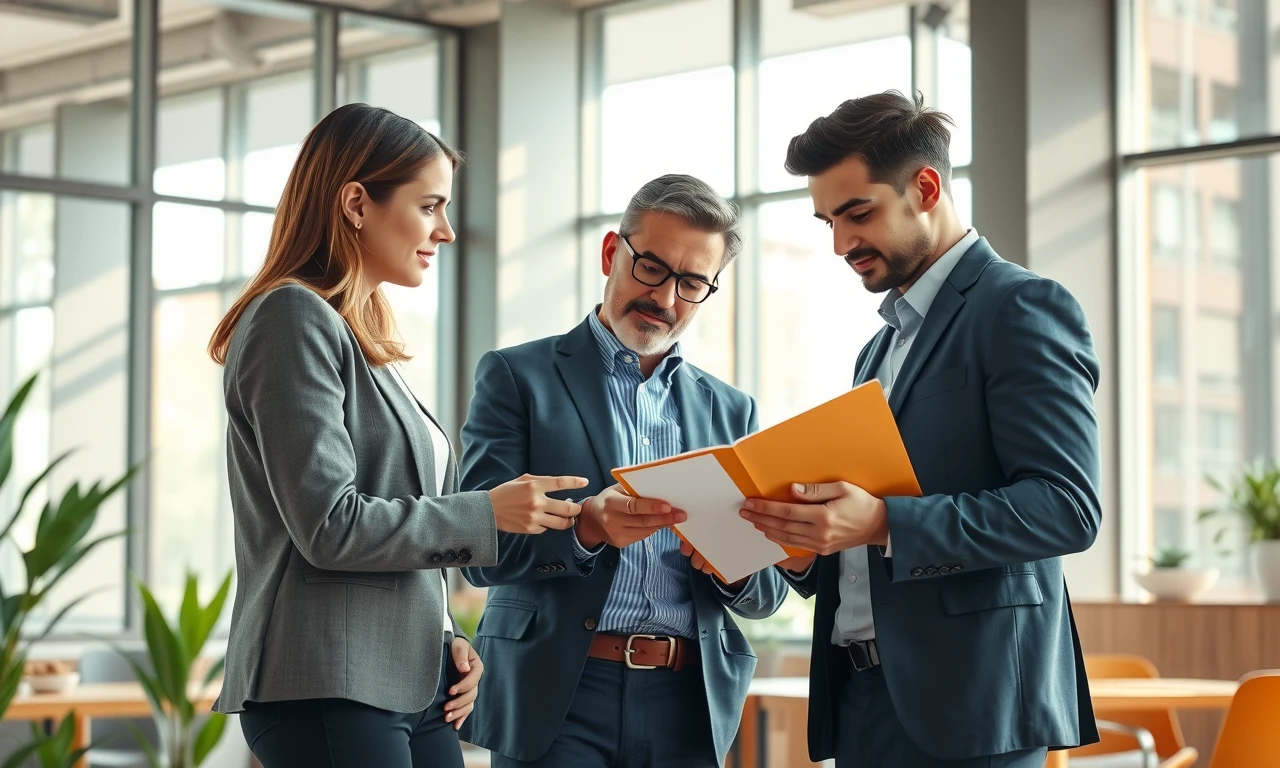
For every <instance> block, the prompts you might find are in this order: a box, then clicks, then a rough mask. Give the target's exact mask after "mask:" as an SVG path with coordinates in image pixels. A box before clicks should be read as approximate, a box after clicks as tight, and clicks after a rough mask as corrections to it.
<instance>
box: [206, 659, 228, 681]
mask: <svg viewBox="0 0 1280 768" xmlns="http://www.w3.org/2000/svg"><path fill="white" fill-rule="evenodd" d="M226 666H227V657H226V656H223V657H222V658H221V659H218V661H217V663H216V664H214V665H213V666H212V667H209V671H208V673H206V674H205V676H204V684H205V685H208V684H209V683H212V682H213V681H214V680H217V679H218V675H221V674H222V670H223V669H225V668H226Z"/></svg>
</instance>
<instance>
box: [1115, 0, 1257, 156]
mask: <svg viewBox="0 0 1280 768" xmlns="http://www.w3.org/2000/svg"><path fill="white" fill-rule="evenodd" d="M1134 9H1135V25H1134V37H1135V39H1134V41H1133V43H1134V45H1133V50H1134V54H1135V55H1134V57H1133V62H1134V63H1133V66H1134V70H1133V71H1132V72H1130V73H1129V76H1130V77H1131V78H1132V89H1133V94H1134V103H1133V105H1132V108H1133V110H1134V118H1135V120H1134V121H1133V123H1134V125H1133V135H1131V136H1128V137H1126V138H1127V140H1126V141H1125V142H1124V146H1123V147H1122V149H1123V150H1125V151H1143V150H1156V149H1167V148H1170V147H1181V146H1190V145H1194V144H1201V143H1211V142H1223V141H1234V140H1236V139H1238V138H1248V137H1252V136H1259V135H1263V134H1270V133H1276V132H1277V128H1280V118H1278V117H1277V116H1275V115H1273V114H1272V113H1273V112H1274V111H1275V110H1273V109H1272V108H1271V106H1270V104H1271V92H1272V91H1273V90H1275V88H1276V86H1275V84H1274V83H1273V82H1272V81H1273V80H1274V78H1270V77H1268V75H1267V73H1268V71H1269V70H1270V69H1271V68H1272V64H1273V62H1274V56H1275V54H1274V53H1272V51H1273V50H1274V46H1273V45H1272V44H1271V37H1270V33H1271V31H1272V30H1274V29H1275V26H1276V24H1277V23H1280V19H1277V18H1276V14H1277V13H1280V10H1278V9H1277V6H1276V5H1275V4H1274V3H1265V2H1247V3H1238V4H1237V3H1234V2H1231V3H1228V2H1209V0H1137V1H1136V2H1134Z"/></svg>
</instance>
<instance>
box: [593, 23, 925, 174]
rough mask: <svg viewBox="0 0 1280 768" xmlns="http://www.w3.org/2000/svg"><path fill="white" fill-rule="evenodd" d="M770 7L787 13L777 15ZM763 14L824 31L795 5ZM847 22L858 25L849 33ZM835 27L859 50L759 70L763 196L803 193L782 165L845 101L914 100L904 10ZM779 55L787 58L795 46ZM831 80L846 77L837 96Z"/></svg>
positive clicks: (812, 55) (809, 55)
mask: <svg viewBox="0 0 1280 768" xmlns="http://www.w3.org/2000/svg"><path fill="white" fill-rule="evenodd" d="M770 3H773V4H774V5H775V6H776V5H783V6H785V8H783V9H777V8H775V9H774V10H773V11H770V10H769V6H770ZM764 13H765V15H766V16H768V15H769V14H770V13H773V14H774V15H776V16H778V17H779V18H780V19H793V21H792V23H794V24H795V25H796V26H797V28H798V29H807V28H808V27H809V25H810V24H813V25H822V23H821V22H819V20H818V19H816V18H815V17H812V16H810V14H808V13H806V12H804V11H797V10H791V3H790V2H789V1H788V0H766V2H765V10H764ZM793 17H794V18H793ZM864 17H865V18H864ZM846 19H851V20H853V22H857V23H852V24H849V25H847V26H846V25H845V22H844V20H846ZM830 22H831V23H830V24H827V25H825V26H830V27H832V28H833V30H834V29H843V30H844V31H845V34H846V35H847V36H848V37H846V38H845V39H846V40H847V39H848V38H849V37H851V38H852V39H854V40H856V41H857V42H853V43H850V44H845V45H839V46H838V47H831V48H821V49H818V50H811V49H810V50H806V51H805V52H802V53H792V54H788V55H780V56H774V57H773V58H768V59H765V60H764V61H762V62H761V63H760V69H759V78H760V98H759V105H760V125H759V130H760V133H759V136H760V154H759V178H760V189H761V190H762V191H765V192H773V191H777V190H782V189H796V188H799V187H803V186H804V184H805V180H804V179H803V178H800V177H796V176H792V175H790V174H788V173H787V172H786V170H785V169H784V168H783V163H784V162H785V160H786V156H787V145H788V144H789V143H790V142H791V138H792V137H793V136H795V135H797V134H800V133H803V132H804V130H805V129H806V128H808V127H809V123H811V122H813V120H814V119H815V118H818V117H821V116H823V115H827V114H830V113H831V112H832V110H834V109H835V108H836V107H838V106H840V103H841V102H842V101H844V100H845V99H851V98H856V97H858V96H865V95H867V94H871V93H879V92H881V91H885V90H889V89H890V88H894V89H897V90H899V91H901V92H903V93H910V92H911V39H910V37H908V36H907V10H906V8H905V7H898V8H887V9H880V10H877V11H871V12H867V13H859V14H849V15H848V16H841V17H838V18H837V19H832V20H830ZM863 22H865V23H863ZM783 28H785V27H783ZM764 29H765V33H764V36H765V39H766V40H768V39H769V32H768V30H769V27H768V26H767V25H766V26H765V28H764ZM821 39H828V40H830V39H831V38H830V37H829V36H828V37H824V38H821ZM798 42H799V41H797V43H798ZM833 42H835V41H834V40H833ZM778 47H779V48H780V49H781V50H786V49H789V48H794V47H796V46H793V45H792V46H778ZM766 48H768V46H766ZM832 73H839V75H838V76H839V78H840V86H839V88H838V89H833V88H832V85H831V77H832ZM606 178H607V177H606Z"/></svg>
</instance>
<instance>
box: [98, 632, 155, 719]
mask: <svg viewBox="0 0 1280 768" xmlns="http://www.w3.org/2000/svg"><path fill="white" fill-rule="evenodd" d="M111 650H113V651H115V652H116V653H117V654H119V656H120V658H122V659H124V660H125V663H127V664H128V665H129V667H130V668H131V669H132V670H133V676H134V677H136V678H137V679H138V684H139V685H141V686H142V691H143V693H145V694H147V700H148V701H149V702H151V712H152V714H153V715H155V716H156V717H164V716H165V712H164V706H163V704H162V703H161V702H163V701H164V696H163V695H162V691H161V690H160V681H159V680H157V679H156V678H155V676H154V675H152V674H150V673H148V672H147V670H145V669H143V668H142V666H141V665H140V664H138V662H136V661H134V660H133V657H132V656H131V655H129V654H128V653H127V652H126V651H125V650H124V649H123V648H121V647H120V646H118V645H116V644H114V643H111Z"/></svg>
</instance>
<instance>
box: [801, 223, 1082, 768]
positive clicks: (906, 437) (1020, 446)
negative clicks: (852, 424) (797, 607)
mask: <svg viewBox="0 0 1280 768" xmlns="http://www.w3.org/2000/svg"><path fill="white" fill-rule="evenodd" d="M918 333H919V335H918V336H917V337H916V340H915V343H914V345H913V346H912V347H911V351H910V353H909V354H908V355H907V358H906V360H905V361H903V364H902V370H901V372H900V373H899V374H898V378H897V381H896V382H895V383H894V385H893V390H892V392H891V393H890V396H889V406H890V408H891V409H892V410H893V415H894V418H895V420H896V421H897V424H898V429H899V431H900V432H901V433H902V440H903V443H905V445H906V448H907V454H908V455H909V456H910V457H911V464H912V466H913V467H914V468H915V471H916V476H917V478H918V479H919V480H920V486H921V488H922V489H923V490H924V494H925V495H924V496H923V497H891V498H888V499H885V505H886V506H887V508H888V516H889V530H890V532H891V533H892V536H893V557H892V558H888V557H884V556H883V553H882V552H881V550H880V548H879V547H870V548H869V551H868V555H869V561H870V565H871V599H872V603H873V612H874V615H875V628H876V645H877V649H878V650H879V652H880V661H881V664H882V665H883V668H884V679H885V683H886V685H887V686H888V688H889V694H890V698H891V699H892V700H893V706H894V709H895V710H896V711H897V713H898V719H899V720H900V721H901V722H902V726H903V728H904V729H905V730H906V733H907V735H908V736H909V737H910V738H911V739H912V741H914V742H915V743H916V745H918V746H919V747H920V749H921V750H923V751H924V752H926V753H928V754H930V755H933V756H935V757H938V758H942V759H946V760H961V759H966V758H972V757H977V756H979V755H991V754H1002V753H1005V752H1011V751H1015V750H1019V749H1031V748H1034V747H1045V746H1047V747H1050V748H1054V747H1073V746H1076V745H1079V744H1088V743H1092V742H1095V741H1097V740H1098V730H1097V727H1096V725H1095V722H1094V717H1093V708H1092V705H1091V703H1090V699H1089V684H1088V680H1087V678H1086V677H1085V674H1084V659H1083V656H1082V655H1081V650H1080V639H1079V637H1078V635H1077V633H1076V626H1075V621H1074V619H1073V618H1072V615H1071V601H1070V599H1069V598H1068V596H1067V585H1066V581H1065V580H1064V578H1063V573H1062V556H1063V555H1066V554H1069V553H1072V552H1080V551H1082V550H1085V549H1088V548H1089V546H1090V545H1091V544H1093V540H1094V537H1095V536H1096V535H1097V533H1098V527H1099V525H1100V524H1101V519H1102V506H1101V504H1100V503H1099V501H1098V475H1099V466H1100V464H1099V459H1098V422H1097V417H1096V416H1095V415H1094V409H1093V395H1094V391H1095V390H1096V389H1097V386H1098V376H1099V371H1098V358H1097V355H1096V354H1095V353H1094V350H1093V339H1092V337H1091V336H1090V334H1089V327H1088V325H1087V323H1086V322H1085V316H1084V312H1083V311H1082V310H1081V309H1080V305H1079V304H1078V303H1077V302H1076V300H1075V299H1074V298H1073V297H1072V296H1071V294H1070V293H1068V292H1067V290H1066V289H1065V288H1063V287H1062V286H1061V285H1059V284H1057V283H1055V282H1053V281H1052V280H1046V279H1044V278H1041V277H1038V276H1036V275H1035V274H1033V273H1031V272H1028V271H1027V270H1025V269H1022V268H1021V267H1018V266H1015V265H1013V264H1010V263H1009V262H1007V261H1005V260H1003V259H1001V258H1000V257H999V256H997V255H996V253H995V251H993V250H992V249H991V246H990V245H989V244H988V243H987V241H986V239H980V240H979V241H978V242H977V243H975V244H974V245H973V246H972V247H971V248H970V249H969V250H968V251H966V252H965V254H964V255H963V256H962V257H960V261H958V262H957V263H956V266H955V269H953V270H952V271H951V275H950V276H949V277H948V278H947V281H946V283H945V284H943V286H942V288H941V289H940V290H939V291H938V295H937V298H935V299H934V301H933V306H932V307H930V309H929V314H928V315H926V316H925V319H924V324H923V325H921V327H920V330H919V332H918ZM892 335H893V334H892V329H889V328H887V327H886V329H885V330H883V331H881V332H880V333H879V334H878V335H877V336H876V337H875V338H874V339H872V341H871V342H870V343H869V344H867V346H866V347H865V348H864V349H863V350H862V354H861V355H859V356H858V363H857V373H856V378H855V380H854V384H861V383H863V382H865V381H869V380H870V379H872V378H875V374H876V370H877V369H878V367H879V365H880V361H881V360H882V359H883V357H884V355H885V352H886V351H887V350H888V348H889V344H890V343H891V340H892ZM839 578H840V558H839V556H838V555H831V556H827V557H820V558H818V564H817V567H816V568H813V569H811V571H810V573H809V574H808V578H806V579H805V580H804V581H802V582H800V583H799V584H798V585H797V587H798V589H799V590H800V592H801V594H804V595H805V596H808V595H811V594H815V593H816V594H817V605H816V606H815V612H814V619H815V620H814V630H813V664H812V665H811V667H810V681H809V755H810V757H812V758H813V759H814V760H815V761H818V760H823V759H825V758H828V757H831V756H832V755H833V754H834V752H835V740H836V733H837V732H839V731H840V730H841V729H843V728H846V727H847V725H848V724H847V723H842V722H840V721H839V720H838V718H837V714H836V712H837V709H836V706H835V702H834V698H835V695H836V686H835V685H834V684H833V683H832V675H831V673H830V672H829V671H828V670H829V668H830V666H829V665H830V662H831V660H832V659H831V654H833V653H835V651H833V648H834V646H833V645H832V644H831V631H832V626H833V624H834V621H835V613H836V609H837V606H838V604H839V598H840V585H839Z"/></svg>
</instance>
